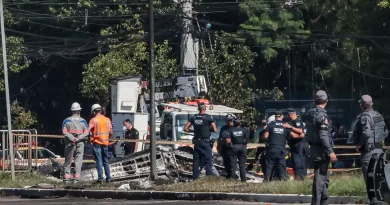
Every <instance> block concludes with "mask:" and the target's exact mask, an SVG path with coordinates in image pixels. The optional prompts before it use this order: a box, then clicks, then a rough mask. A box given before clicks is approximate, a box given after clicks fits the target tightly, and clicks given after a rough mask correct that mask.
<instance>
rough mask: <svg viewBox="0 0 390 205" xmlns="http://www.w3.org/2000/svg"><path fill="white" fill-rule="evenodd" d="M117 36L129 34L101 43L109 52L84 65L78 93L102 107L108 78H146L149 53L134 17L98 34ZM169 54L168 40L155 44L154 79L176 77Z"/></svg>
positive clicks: (106, 103)
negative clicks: (130, 76)
mask: <svg viewBox="0 0 390 205" xmlns="http://www.w3.org/2000/svg"><path fill="white" fill-rule="evenodd" d="M123 28H125V29H123ZM121 33H130V34H123V37H121V38H108V39H107V40H105V42H104V43H105V44H107V43H108V44H111V45H110V46H109V49H110V50H111V51H110V52H108V53H106V54H102V53H100V54H99V55H98V56H96V57H95V58H93V59H92V61H91V62H89V63H88V64H86V65H85V66H84V72H83V81H82V83H81V92H82V94H83V95H84V96H86V97H89V98H94V99H95V100H96V101H98V102H99V103H101V105H102V106H103V107H106V106H107V105H108V103H109V101H110V96H109V85H110V82H109V80H110V79H111V78H113V77H118V76H128V75H142V76H143V77H147V76H148V70H149V69H147V68H146V67H147V65H148V59H149V53H148V46H147V44H146V43H145V42H144V36H145V35H144V31H143V30H142V24H141V22H140V19H139V18H138V17H137V16H136V17H134V19H132V21H128V22H126V23H124V24H121V25H118V26H116V27H109V28H107V29H104V30H102V35H113V34H121ZM112 44H114V45H112ZM170 52H171V48H170V47H169V46H168V41H165V42H164V43H163V44H161V45H156V55H155V67H156V78H168V77H175V76H176V75H177V73H178V71H177V70H178V69H177V65H176V60H175V59H171V58H170V56H169V55H170ZM175 70H176V72H175Z"/></svg>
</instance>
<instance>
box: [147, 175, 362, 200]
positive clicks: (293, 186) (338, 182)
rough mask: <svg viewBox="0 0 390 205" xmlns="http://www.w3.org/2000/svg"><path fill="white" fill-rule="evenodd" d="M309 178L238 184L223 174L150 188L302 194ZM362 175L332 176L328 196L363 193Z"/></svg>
mask: <svg viewBox="0 0 390 205" xmlns="http://www.w3.org/2000/svg"><path fill="white" fill-rule="evenodd" d="M312 183H313V180H312V179H308V180H305V181H286V182H269V183H261V184H255V183H242V182H239V181H234V180H227V179H225V178H223V177H215V176H211V177H204V178H200V179H199V180H197V181H195V182H186V183H177V184H172V185H161V186H156V187H153V188H152V190H156V191H177V192H236V193H259V194H261V193H268V194H305V195H311V189H312ZM365 189H366V188H365V183H364V179H363V177H362V176H361V174H360V175H358V174H353V175H347V174H343V175H338V176H332V177H331V178H330V183H329V194H330V195H332V196H362V197H364V196H366V191H365Z"/></svg>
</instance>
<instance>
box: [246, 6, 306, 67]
mask: <svg viewBox="0 0 390 205" xmlns="http://www.w3.org/2000/svg"><path fill="white" fill-rule="evenodd" d="M281 7H282V3H281V2H280V1H275V2H272V1H264V0H245V1H243V2H242V3H241V4H240V10H241V12H242V13H243V14H244V16H245V17H246V21H245V22H244V23H242V24H241V25H240V27H241V28H242V29H241V30H240V31H239V34H240V35H241V36H245V37H246V38H247V41H248V42H249V43H250V44H254V45H258V46H261V47H262V48H261V54H262V56H263V57H264V59H265V60H266V61H267V62H269V61H270V60H271V59H272V58H275V57H276V56H277V55H278V49H280V50H288V49H290V46H291V44H293V43H294V39H295V40H297V39H298V40H299V39H305V38H307V35H304V34H308V33H309V31H306V30H305V29H304V25H305V22H304V21H303V20H302V13H301V12H300V11H299V10H298V9H294V10H293V11H288V10H285V9H282V8H281ZM298 34H302V35H298Z"/></svg>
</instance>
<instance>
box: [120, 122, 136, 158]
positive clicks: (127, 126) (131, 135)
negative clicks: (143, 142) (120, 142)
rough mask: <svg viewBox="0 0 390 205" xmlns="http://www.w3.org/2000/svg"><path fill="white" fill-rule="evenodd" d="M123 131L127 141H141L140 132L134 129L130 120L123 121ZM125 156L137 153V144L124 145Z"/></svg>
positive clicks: (128, 143)
mask: <svg viewBox="0 0 390 205" xmlns="http://www.w3.org/2000/svg"><path fill="white" fill-rule="evenodd" d="M123 129H124V131H125V139H139V132H138V130H137V129H135V128H134V127H133V123H131V121H130V119H126V120H125V121H123ZM124 149H125V155H128V154H132V153H134V151H135V142H125V143H124Z"/></svg>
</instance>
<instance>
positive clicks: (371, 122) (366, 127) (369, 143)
mask: <svg viewBox="0 0 390 205" xmlns="http://www.w3.org/2000/svg"><path fill="white" fill-rule="evenodd" d="M359 104H360V108H361V110H362V113H361V114H360V115H359V116H358V119H359V120H358V122H357V123H356V126H355V129H354V132H353V138H354V141H355V144H356V151H357V152H360V153H361V155H360V160H361V165H362V172H363V177H364V180H365V181H366V180H367V177H368V175H367V169H368V163H369V161H370V159H371V156H372V155H373V154H378V156H379V155H380V154H381V153H382V152H383V151H382V141H383V140H384V139H385V138H386V137H387V134H388V130H387V127H386V124H385V121H384V119H383V117H382V115H381V114H379V113H378V112H377V111H375V110H373V109H372V105H373V103H372V98H371V96H369V95H363V96H362V97H361V98H360V100H359ZM366 183H367V182H366ZM370 204H379V202H378V201H377V200H376V199H374V200H372V201H371V202H370Z"/></svg>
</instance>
